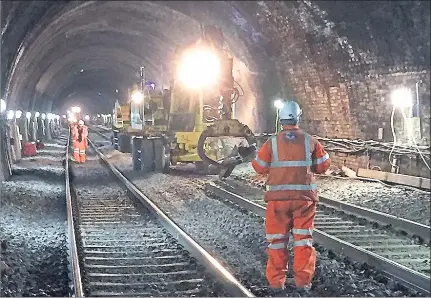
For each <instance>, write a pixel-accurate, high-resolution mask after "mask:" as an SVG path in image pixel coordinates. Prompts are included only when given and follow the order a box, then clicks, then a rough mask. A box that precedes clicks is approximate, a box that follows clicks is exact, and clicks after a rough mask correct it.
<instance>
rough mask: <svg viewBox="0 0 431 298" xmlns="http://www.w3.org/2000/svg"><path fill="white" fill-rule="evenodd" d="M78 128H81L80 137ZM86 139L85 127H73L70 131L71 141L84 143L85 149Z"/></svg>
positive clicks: (86, 130)
mask: <svg viewBox="0 0 431 298" xmlns="http://www.w3.org/2000/svg"><path fill="white" fill-rule="evenodd" d="M80 128H82V131H81V135H80ZM87 137H88V128H87V126H85V125H83V126H79V125H77V126H74V127H73V129H72V140H73V141H74V142H79V143H80V142H84V143H85V145H86V147H87Z"/></svg>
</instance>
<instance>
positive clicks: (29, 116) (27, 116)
mask: <svg viewBox="0 0 431 298" xmlns="http://www.w3.org/2000/svg"><path fill="white" fill-rule="evenodd" d="M25 117H26V118H27V119H28V120H30V118H31V113H30V112H27V113H25Z"/></svg>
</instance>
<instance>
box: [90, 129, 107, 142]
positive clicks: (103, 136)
mask: <svg viewBox="0 0 431 298" xmlns="http://www.w3.org/2000/svg"><path fill="white" fill-rule="evenodd" d="M88 130H89V131H91V132H94V133H95V134H97V135H99V136H101V137H102V138H104V139H105V140H108V141H110V140H111V138H110V137H108V136H107V135H104V134H103V133H101V132H100V131H97V130H95V129H94V127H88Z"/></svg>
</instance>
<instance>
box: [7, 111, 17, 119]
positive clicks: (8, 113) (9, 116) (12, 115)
mask: <svg viewBox="0 0 431 298" xmlns="http://www.w3.org/2000/svg"><path fill="white" fill-rule="evenodd" d="M14 116H15V112H14V111H12V110H9V111H8V112H7V119H8V120H11V119H13V117H14Z"/></svg>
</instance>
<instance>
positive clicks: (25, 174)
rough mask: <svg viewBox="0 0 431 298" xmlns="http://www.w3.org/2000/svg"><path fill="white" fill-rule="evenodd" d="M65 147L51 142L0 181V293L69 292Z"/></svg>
mask: <svg viewBox="0 0 431 298" xmlns="http://www.w3.org/2000/svg"><path fill="white" fill-rule="evenodd" d="M65 145H66V140H64V139H54V140H52V141H51V142H50V143H48V144H46V145H45V148H44V149H43V150H40V151H38V155H37V156H35V157H31V158H23V159H22V160H21V161H20V162H19V163H18V164H15V165H13V173H14V175H13V176H12V177H11V180H10V181H6V182H2V183H1V185H0V192H1V202H0V203H1V208H0V209H1V211H0V240H1V244H2V245H1V262H2V264H3V265H6V266H7V269H6V270H5V271H4V272H2V276H1V293H0V295H1V296H24V297H29V296H68V295H69V278H68V260H67V257H68V255H67V241H66V231H67V221H66V204H65V197H64V196H65V189H64V170H63V160H64V158H63V157H64V153H65Z"/></svg>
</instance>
